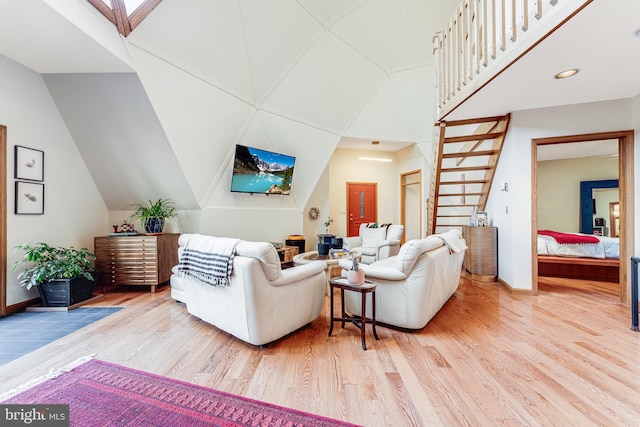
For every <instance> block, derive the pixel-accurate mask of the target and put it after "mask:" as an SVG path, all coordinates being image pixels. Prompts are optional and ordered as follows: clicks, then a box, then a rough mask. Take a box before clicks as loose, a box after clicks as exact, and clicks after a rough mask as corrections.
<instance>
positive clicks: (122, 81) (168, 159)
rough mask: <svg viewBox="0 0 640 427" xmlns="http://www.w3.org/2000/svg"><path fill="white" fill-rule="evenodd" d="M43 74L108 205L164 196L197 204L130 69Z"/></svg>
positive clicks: (181, 203) (188, 206)
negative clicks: (106, 71) (125, 71)
mask: <svg viewBox="0 0 640 427" xmlns="http://www.w3.org/2000/svg"><path fill="white" fill-rule="evenodd" d="M44 79H45V82H46V84H47V87H48V88H49V91H50V92H51V94H52V96H53V98H54V100H55V103H56V105H57V107H58V110H59V111H60V114H61V115H62V118H63V119H64V121H65V124H66V126H67V128H68V129H69V131H70V133H71V134H72V135H73V137H74V140H75V141H76V144H77V146H78V149H79V151H80V154H81V155H82V158H83V159H84V162H85V164H86V165H87V168H88V169H89V170H90V171H91V175H92V177H93V180H94V181H95V183H96V186H97V188H98V190H99V191H100V194H101V195H102V198H103V199H104V201H105V204H106V205H107V206H108V207H109V208H110V209H126V207H127V206H128V205H130V204H132V203H139V202H141V201H145V200H148V199H153V200H155V199H157V198H167V197H170V198H172V199H173V200H174V201H175V202H176V203H178V204H179V206H181V207H184V208H185V209H194V208H196V207H197V206H198V205H197V203H196V201H195V198H194V197H193V193H192V192H191V189H190V187H189V185H188V183H187V181H186V179H185V176H184V174H183V171H182V169H181V168H180V166H179V165H178V161H177V159H176V157H175V155H174V153H173V150H172V149H171V145H170V144H169V141H168V140H167V138H166V136H165V134H164V133H163V132H162V129H161V127H160V125H159V123H158V118H157V117H156V115H155V112H154V111H153V107H152V106H151V104H150V103H149V99H148V98H147V95H146V94H145V92H144V89H143V88H142V85H141V84H140V81H139V80H138V78H137V76H136V75H135V74H132V73H112V74H95V73H91V74H49V75H46V76H44ZM123 99H126V100H127V102H126V103H123V102H122V100H123Z"/></svg>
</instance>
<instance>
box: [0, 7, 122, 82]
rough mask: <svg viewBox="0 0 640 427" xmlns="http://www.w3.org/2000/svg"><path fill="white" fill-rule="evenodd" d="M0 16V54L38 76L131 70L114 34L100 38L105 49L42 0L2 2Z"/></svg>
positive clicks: (83, 16) (77, 15)
mask: <svg viewBox="0 0 640 427" xmlns="http://www.w3.org/2000/svg"><path fill="white" fill-rule="evenodd" d="M67 3H69V2H67ZM66 6H67V8H69V5H66ZM75 6H76V7H77V6H78V5H75ZM86 6H88V3H87V5H83V7H86ZM81 12H82V8H81ZM85 12H86V10H85ZM79 16H81V17H82V18H83V19H84V18H85V17H86V16H85V15H82V14H76V17H79ZM0 17H2V25H0V52H2V54H3V55H5V56H7V57H9V58H11V59H13V60H14V61H16V62H18V63H20V64H22V65H24V66H26V67H29V68H31V69H32V70H35V71H37V72H39V73H64V72H66V71H67V70H69V69H73V70H74V71H75V72H77V73H91V72H95V73H105V72H131V71H132V69H131V67H130V65H129V64H128V61H127V58H126V55H125V53H126V52H125V50H124V48H123V47H122V45H121V44H120V45H119V46H118V45H117V42H116V41H117V40H118V36H117V32H116V33H114V32H113V31H111V36H112V37H105V38H103V39H102V42H104V43H105V45H106V44H108V47H109V49H108V48H105V47H104V45H103V44H101V43H98V42H97V41H96V40H95V39H94V38H92V37H91V36H89V35H88V34H86V33H85V32H84V31H82V30H81V29H80V28H78V27H77V26H75V25H73V24H71V23H70V22H69V20H68V19H67V18H65V17H64V16H62V15H61V14H60V13H59V12H58V11H57V10H55V9H53V8H52V7H51V6H49V5H48V4H46V3H44V2H43V1H42V0H20V1H2V2H0ZM82 24H85V23H82ZM95 34H96V33H94V35H95ZM16 39H19V41H17V40H16ZM107 39H108V40H107Z"/></svg>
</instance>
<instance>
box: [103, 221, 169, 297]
mask: <svg viewBox="0 0 640 427" xmlns="http://www.w3.org/2000/svg"><path fill="white" fill-rule="evenodd" d="M178 237H179V234H173V233H163V234H158V235H139V236H103V237H95V238H94V253H95V255H96V269H97V270H98V271H99V272H100V276H99V278H98V284H101V285H102V287H103V292H104V291H105V290H106V286H110V285H118V286H121V285H133V286H151V292H155V291H156V288H157V286H158V285H160V284H162V283H164V282H167V281H168V280H169V279H170V278H171V268H173V266H174V265H176V264H178Z"/></svg>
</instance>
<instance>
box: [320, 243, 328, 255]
mask: <svg viewBox="0 0 640 427" xmlns="http://www.w3.org/2000/svg"><path fill="white" fill-rule="evenodd" d="M330 248H331V245H329V244H327V243H318V255H320V256H326V255H328V254H329V249H330Z"/></svg>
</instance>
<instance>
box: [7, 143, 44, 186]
mask: <svg viewBox="0 0 640 427" xmlns="http://www.w3.org/2000/svg"><path fill="white" fill-rule="evenodd" d="M14 149H15V153H14V165H13V166H14V172H13V175H14V178H15V179H24V180H28V181H40V182H42V181H44V151H41V150H36V149H34V148H28V147H23V146H21V145H16V146H15V147H14Z"/></svg>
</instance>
